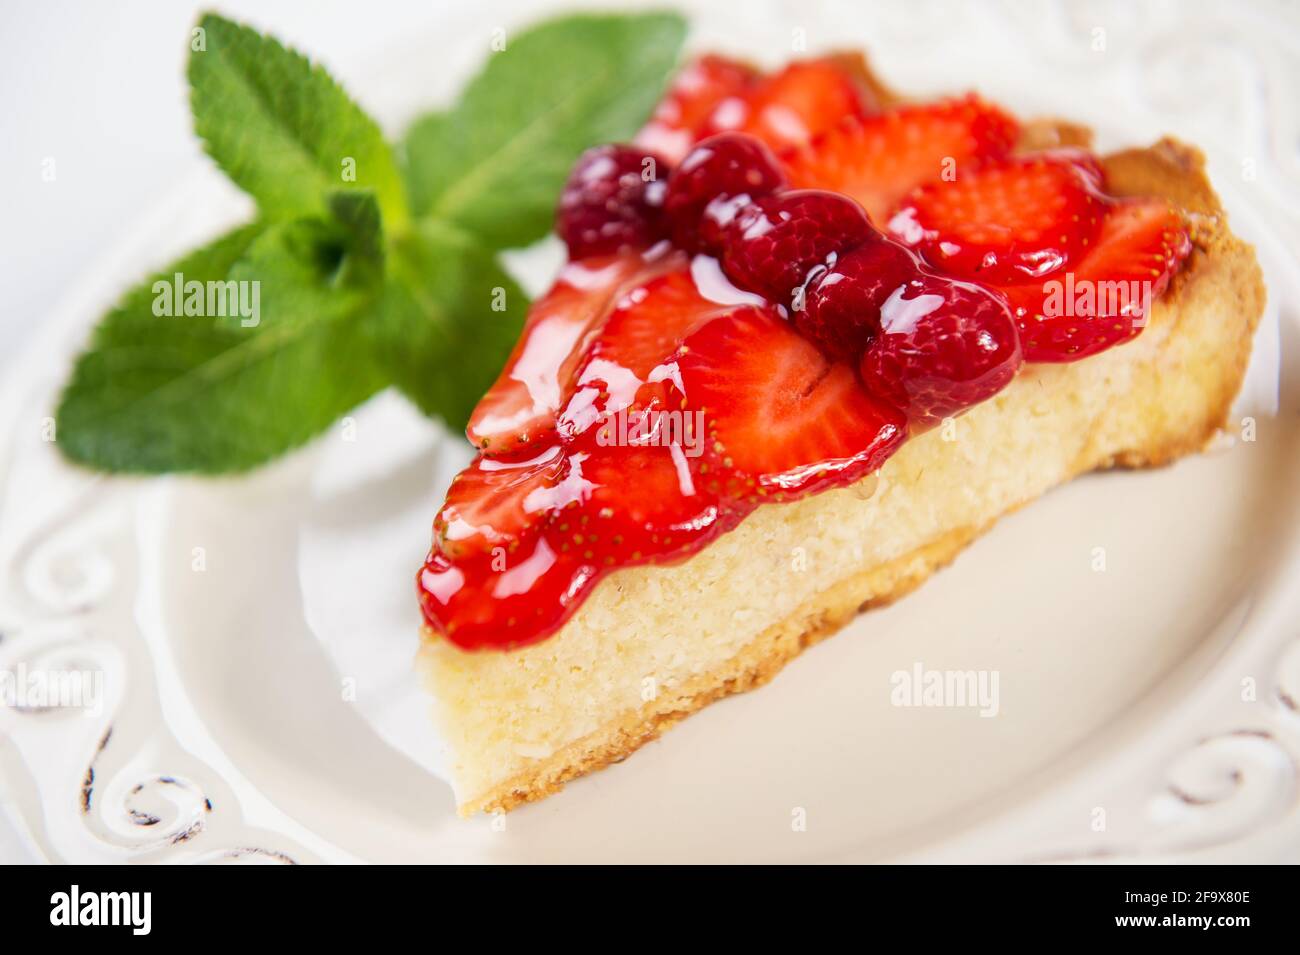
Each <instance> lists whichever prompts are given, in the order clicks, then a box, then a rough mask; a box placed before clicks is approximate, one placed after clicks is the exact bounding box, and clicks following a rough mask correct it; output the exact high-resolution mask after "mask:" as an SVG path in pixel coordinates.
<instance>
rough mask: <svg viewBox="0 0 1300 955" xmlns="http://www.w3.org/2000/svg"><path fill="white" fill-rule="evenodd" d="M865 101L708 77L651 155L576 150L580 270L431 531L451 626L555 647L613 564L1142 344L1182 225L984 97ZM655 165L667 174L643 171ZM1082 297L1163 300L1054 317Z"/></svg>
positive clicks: (844, 77)
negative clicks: (1079, 293) (1022, 381)
mask: <svg viewBox="0 0 1300 955" xmlns="http://www.w3.org/2000/svg"><path fill="white" fill-rule="evenodd" d="M837 70H838V71H839V72H837ZM868 100H869V98H868V97H866V96H865V95H864V94H863V92H862V86H861V84H860V83H859V82H858V81H857V78H856V77H855V76H854V75H853V71H852V70H851V69H849V68H848V67H846V66H845V65H844V64H843V61H838V60H834V59H828V60H822V61H808V62H806V63H801V64H794V65H792V66H791V67H788V68H787V69H786V70H784V71H781V72H779V73H777V74H774V75H773V76H770V77H764V76H761V75H759V74H758V73H757V72H755V71H753V70H751V69H750V68H748V67H745V66H741V65H739V64H736V63H733V62H731V61H727V60H723V59H721V58H717V57H706V58H703V59H702V60H700V61H698V62H697V63H696V64H695V65H693V66H692V67H690V68H688V69H687V70H686V71H684V73H683V74H682V76H681V78H679V80H678V82H677V83H676V84H675V85H674V87H673V88H672V89H671V90H670V92H669V94H668V96H667V98H666V99H665V101H664V103H663V104H662V105H661V106H660V108H659V110H658V111H656V114H655V118H654V120H653V121H652V123H651V124H650V125H649V126H648V127H647V128H646V130H644V131H643V132H642V134H641V136H639V137H638V141H637V142H638V145H637V146H636V147H602V148H599V149H597V150H593V151H590V152H589V153H587V154H585V156H584V157H583V159H582V160H581V161H580V163H579V165H578V167H577V169H576V171H575V174H574V177H573V178H572V179H571V180H570V183H569V185H568V186H567V187H566V192H565V196H564V198H563V200H562V202H561V204H560V208H559V211H558V223H559V229H560V231H561V232H562V233H563V235H564V236H565V238H566V240H567V242H568V245H569V247H570V253H571V256H572V257H573V259H574V260H573V261H571V262H570V264H569V265H567V266H566V267H565V269H564V270H563V271H562V272H561V274H560V276H559V278H558V279H557V281H556V284H555V285H554V286H553V287H552V289H551V290H550V291H549V292H548V293H547V294H546V295H544V296H543V297H542V298H540V299H538V300H537V301H536V302H535V303H534V305H533V308H532V310H531V312H530V313H529V317H528V320H527V322H526V323H525V326H524V329H523V332H522V334H521V337H520V341H519V344H518V345H517V346H516V348H515V351H514V353H513V354H512V355H511V356H510V358H509V360H508V362H507V364H506V367H505V369H504V371H503V372H502V374H501V377H500V379H499V380H498V381H497V383H496V384H495V385H494V386H493V387H492V389H491V390H490V391H489V392H488V394H487V395H485V396H484V398H483V400H482V401H481V402H480V404H479V406H478V408H476V410H475V412H474V414H473V416H472V417H471V420H470V424H469V427H468V428H467V434H468V436H469V438H470V440H471V441H472V442H473V443H474V444H475V446H476V447H477V448H479V450H480V451H481V454H480V456H479V458H478V459H476V460H475V462H474V463H473V464H471V466H470V467H469V468H467V469H466V471H465V472H463V473H462V474H461V475H460V476H459V477H458V478H457V480H456V481H455V482H453V485H452V487H451V490H450V491H449V493H448V496H447V501H446V503H445V504H444V506H443V507H442V509H441V510H440V511H439V513H438V516H437V519H436V520H435V524H434V546H433V549H432V550H431V551H430V554H429V556H428V558H427V560H426V562H425V565H424V566H423V567H422V568H421V570H420V573H419V575H418V581H417V583H418V590H419V598H420V604H421V608H422V610H423V612H424V616H425V619H426V620H427V621H428V623H429V624H430V625H431V626H432V627H433V628H434V629H435V630H437V631H438V632H440V633H442V634H443V635H445V636H446V637H447V638H448V639H449V640H450V641H451V642H453V643H455V644H456V645H458V646H460V647H463V648H465V649H471V650H473V649H498V650H504V649H510V648H515V647H521V646H526V645H528V644H531V643H535V642H537V641H539V640H542V639H544V638H545V637H547V636H548V635H550V634H552V633H554V632H555V631H556V630H557V629H559V628H560V627H561V626H563V624H564V622H565V621H566V620H568V619H569V617H570V616H571V615H572V614H573V612H574V611H575V610H576V608H577V607H578V606H580V604H581V602H582V600H583V599H584V598H585V597H586V595H587V594H588V593H589V592H590V591H591V590H592V588H593V587H594V586H595V585H596V583H597V582H598V581H599V580H600V579H601V578H602V577H604V576H605V575H607V574H609V573H611V572H612V571H614V570H617V569H619V568H623V567H632V566H636V565H642V564H662V563H673V562H677V561H681V560H684V559H686V558H689V557H690V556H691V555H693V554H695V553H697V552H698V551H699V550H700V549H701V548H703V547H705V546H706V545H707V544H708V543H709V542H711V541H713V540H714V539H716V538H717V537H718V535H720V534H723V533H726V532H727V531H728V530H730V529H732V528H734V527H735V526H736V525H737V524H739V523H740V522H741V521H742V520H744V519H745V517H746V516H748V514H749V513H750V512H751V511H753V510H754V509H755V508H756V507H758V506H761V505H763V504H765V503H768V502H779V501H789V500H794V499H797V498H799V497H803V496H806V495H809V494H815V493H820V492H821V491H824V490H827V489H830V488H834V487H842V486H845V485H848V484H851V483H853V482H855V481H857V480H859V479H861V478H863V477H864V476H866V475H867V474H870V473H871V472H873V471H875V470H876V469H878V468H879V467H880V466H881V464H882V463H884V461H885V460H886V459H887V458H888V457H889V456H890V455H891V454H893V453H894V452H895V451H897V449H898V448H899V447H900V446H901V445H902V443H903V442H904V441H905V440H906V438H907V436H908V434H909V432H911V433H917V432H918V431H921V430H924V429H927V428H929V427H932V426H933V425H935V424H936V423H938V422H939V421H940V420H941V419H942V418H944V417H947V416H950V415H954V414H960V413H961V412H963V411H964V410H966V409H967V408H969V407H971V406H972V405H974V404H977V403H979V402H981V401H984V400H986V399H988V398H989V397H991V396H992V395H994V394H996V393H997V392H998V391H1000V390H1001V389H1002V388H1004V387H1005V386H1006V385H1007V384H1008V383H1009V382H1010V381H1011V379H1012V378H1013V376H1014V375H1015V373H1016V371H1017V369H1018V368H1019V366H1020V365H1021V363H1022V362H1023V361H1071V360H1076V359H1078V358H1081V357H1084V356H1085V355H1088V354H1093V353H1095V352H1097V351H1100V350H1102V349H1104V348H1107V347H1111V346H1112V345H1115V344H1118V343H1120V342H1122V341H1126V340H1127V339H1128V338H1131V337H1132V336H1133V335H1135V334H1137V332H1138V331H1140V328H1141V325H1142V323H1141V322H1140V321H1136V319H1138V318H1140V317H1141V316H1144V315H1145V311H1144V309H1145V307H1146V305H1147V304H1148V303H1149V298H1150V297H1153V296H1154V295H1158V294H1160V293H1161V292H1162V291H1163V290H1164V288H1165V286H1166V285H1167V284H1168V281H1169V277H1170V276H1171V275H1172V274H1173V272H1174V271H1176V270H1177V268H1178V267H1179V266H1180V265H1181V263H1182V261H1183V260H1184V259H1185V258H1186V256H1187V255H1188V253H1189V249H1190V243H1189V242H1188V239H1187V233H1186V230H1185V228H1184V226H1183V223H1182V219H1181V217H1180V216H1179V214H1178V213H1177V212H1176V211H1174V210H1171V209H1170V208H1169V207H1168V206H1167V204H1164V203H1163V202H1157V201H1155V200H1140V199H1128V200H1123V201H1120V200H1115V199H1112V198H1110V197H1108V196H1107V195H1106V194H1105V191H1104V189H1105V184H1104V176H1103V174H1102V171H1101V168H1100V165H1099V164H1098V163H1097V162H1096V160H1095V159H1094V158H1093V157H1092V156H1090V155H1089V154H1087V153H1084V152H1082V151H1077V150H1075V151H1055V152H1052V153H1042V154H1037V155H1030V156H1014V157H1013V156H1011V155H1010V149H1011V147H1012V144H1013V142H1014V139H1015V136H1016V131H1017V126H1016V124H1015V121H1014V120H1012V119H1011V118H1010V117H1008V116H1006V114H1004V113H1002V112H1001V111H999V110H998V109H997V108H996V107H993V106H990V105H988V104H986V103H984V102H982V101H980V100H978V99H975V98H973V97H972V98H967V99H963V100H949V101H944V102H940V103H936V104H930V105H919V106H906V107H902V108H899V109H895V110H891V111H889V112H886V113H878V112H877V111H876V110H875V108H874V104H873V103H871V102H869V101H868ZM720 129H737V130H744V131H747V132H748V133H757V134H758V138H754V137H752V136H751V135H748V134H747V132H727V133H723V134H721V135H717V134H718V132H719V130H720ZM709 137H712V138H709ZM772 146H776V147H782V146H784V147H787V148H786V149H785V151H784V152H782V153H781V155H780V158H779V159H778V158H777V157H776V156H774V155H773V153H772V152H771V151H770V149H769V147H772ZM649 150H654V151H655V152H657V153H659V154H660V155H661V156H664V157H666V160H667V161H666V162H664V163H662V164H661V165H659V166H658V168H660V169H662V170H664V172H665V174H666V175H667V176H668V178H667V181H666V182H653V180H647V179H646V178H644V177H642V176H641V174H640V173H639V172H638V170H641V169H643V168H644V163H645V160H646V157H647V156H649V155H650V152H649ZM949 159H953V160H955V161H956V162H957V163H958V167H959V168H960V169H961V170H962V172H961V174H960V175H958V176H957V178H956V179H955V180H951V179H950V178H946V177H945V170H946V168H947V167H946V165H945V162H946V161H947V160H949ZM667 162H673V163H675V164H676V166H677V168H676V169H675V170H673V171H671V172H668V168H667ZM650 183H653V188H652V189H651V188H650V185H649V184H650ZM860 203H861V204H865V206H866V209H865V210H864V208H863V205H861V204H860ZM868 213H869V214H870V215H871V216H873V217H874V219H875V221H876V222H877V223H879V224H881V225H883V224H884V223H888V224H889V226H890V230H891V235H889V236H885V235H882V234H881V233H880V232H879V231H877V228H876V227H875V226H873V224H872V220H871V219H869V218H868ZM664 236H669V237H670V238H668V239H665V238H663V237H664ZM908 246H910V248H909V247H908ZM1062 279H1068V280H1070V281H1074V280H1075V279H1082V280H1084V281H1085V282H1089V283H1105V282H1111V281H1113V282H1125V281H1136V280H1139V279H1140V280H1142V281H1143V282H1145V283H1146V284H1145V286H1144V289H1145V290H1146V292H1147V297H1144V298H1143V299H1142V300H1141V301H1140V302H1139V303H1137V304H1134V303H1132V302H1128V301H1125V302H1122V303H1120V304H1119V305H1118V306H1115V307H1106V308H1101V307H1098V308H1097V309H1096V310H1095V311H1094V312H1093V313H1088V314H1083V315H1079V314H1074V313H1071V314H1068V315H1065V316H1058V315H1057V314H1056V313H1055V312H1054V311H1053V307H1054V302H1055V301H1056V300H1055V299H1053V298H1052V296H1053V294H1055V293H1054V292H1053V291H1052V290H1051V289H1050V288H1049V287H1048V281H1047V280H1062ZM1058 297H1059V296H1058ZM1071 301H1073V300H1071Z"/></svg>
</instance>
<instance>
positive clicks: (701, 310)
mask: <svg viewBox="0 0 1300 955" xmlns="http://www.w3.org/2000/svg"><path fill="white" fill-rule="evenodd" d="M731 307H733V306H728V305H720V304H719V303H717V302H715V301H712V300H710V299H707V298H705V297H704V296H703V295H701V294H700V291H699V289H698V288H697V287H696V285H695V281H694V279H692V278H691V272H690V270H689V269H688V268H681V269H677V270H674V271H672V272H667V273H665V274H663V275H660V276H656V277H655V278H653V279H651V280H650V281H649V282H646V283H645V284H643V285H638V286H637V287H636V288H634V289H632V290H630V291H628V292H627V293H625V294H624V295H623V296H622V297H621V298H620V299H619V301H618V304H617V305H616V306H615V308H614V310H613V312H611V313H610V316H609V319H608V321H606V322H605V324H604V326H603V327H602V328H601V330H600V332H599V333H597V334H596V335H595V337H594V338H593V339H592V341H591V346H590V348H589V349H588V352H587V358H586V361H585V363H584V364H583V366H582V368H581V370H580V371H579V372H578V374H577V377H576V379H575V381H576V387H575V389H574V392H573V395H572V396H571V397H570V399H569V401H568V402H567V403H566V405H565V407H564V411H563V412H561V414H560V422H559V430H560V434H561V435H562V436H564V437H565V438H566V439H570V438H573V437H574V436H576V435H578V434H581V433H582V432H584V431H586V430H588V429H589V428H590V427H591V426H592V425H593V424H595V423H597V422H599V421H603V420H604V419H605V418H607V417H608V416H609V415H612V414H616V413H617V412H619V411H622V410H623V409H625V408H655V407H662V406H663V404H664V400H665V396H664V394H663V392H662V389H657V388H653V387H651V386H650V385H648V384H647V383H648V382H650V381H651V377H652V372H653V371H654V370H655V368H656V367H657V366H659V365H661V364H662V363H663V362H664V361H665V359H667V358H668V357H669V356H671V355H672V354H673V352H675V351H676V350H677V345H678V343H679V342H681V340H682V339H683V338H684V337H685V336H686V335H688V334H689V333H690V332H691V331H693V330H694V329H695V328H697V327H698V326H700V325H701V324H703V323H704V322H706V321H708V320H709V319H710V318H712V317H714V316H715V315H718V314H720V313H721V312H724V311H726V310H727V309H728V308H731Z"/></svg>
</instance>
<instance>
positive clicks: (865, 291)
mask: <svg viewBox="0 0 1300 955" xmlns="http://www.w3.org/2000/svg"><path fill="white" fill-rule="evenodd" d="M916 275H917V263H916V259H915V258H914V257H913V256H912V254H911V253H910V252H908V251H907V249H905V248H903V247H902V246H901V245H899V244H898V243H897V242H892V241H890V240H889V239H886V238H884V237H883V236H877V237H875V239H874V241H867V242H865V243H863V244H862V245H860V246H859V247H858V248H856V249H854V250H853V251H852V252H850V253H848V254H847V255H845V256H843V257H842V258H840V259H839V260H838V261H837V262H836V263H835V265H834V266H832V267H830V268H827V269H824V270H814V274H813V275H811V276H810V277H809V280H808V283H807V284H806V285H805V286H804V294H803V297H802V299H803V300H802V302H801V301H799V300H798V298H799V297H798V296H796V301H795V302H794V308H793V310H792V317H793V319H794V324H795V327H797V328H798V329H799V331H801V332H803V333H804V334H805V335H806V336H808V337H809V338H811V339H812V340H813V341H815V342H816V343H817V344H818V345H820V346H821V348H822V351H824V352H826V354H828V355H830V356H831V357H832V358H840V359H845V360H850V361H855V362H856V361H857V360H858V359H859V358H860V357H861V355H862V353H863V352H864V351H866V349H867V346H868V345H870V344H871V343H872V341H873V340H875V337H876V335H877V334H879V332H880V306H882V305H884V304H885V300H886V299H888V298H889V296H890V295H892V294H893V293H894V291H895V290H896V289H898V287H899V286H901V285H903V284H905V283H906V282H908V281H909V280H911V279H913V278H915V277H916ZM800 305H802V308H800V307H799V306H800Z"/></svg>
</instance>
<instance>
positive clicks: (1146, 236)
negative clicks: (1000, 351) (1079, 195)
mask: <svg viewBox="0 0 1300 955" xmlns="http://www.w3.org/2000/svg"><path fill="white" fill-rule="evenodd" d="M1190 252H1191V241H1190V239H1189V238H1188V235H1187V229H1186V227H1185V224H1184V222H1183V219H1182V217H1181V216H1180V215H1179V214H1178V212H1177V211H1176V210H1175V209H1173V208H1172V207H1171V206H1170V205H1169V203H1168V202H1166V201H1165V200H1163V199H1129V200H1122V201H1120V202H1118V203H1117V204H1116V205H1115V206H1113V207H1112V208H1111V209H1110V211H1109V212H1108V213H1107V214H1106V216H1105V218H1104V220H1103V222H1102V225H1101V231H1100V232H1099V233H1098V235H1097V239H1096V242H1095V244H1094V245H1093V247H1092V248H1091V250H1090V251H1088V252H1086V253H1085V254H1084V255H1083V257H1082V258H1081V259H1080V260H1079V261H1078V264H1077V265H1075V267H1074V268H1073V269H1070V270H1068V271H1065V272H1061V273H1057V274H1056V275H1053V276H1050V277H1049V278H1048V280H1047V281H1045V282H1034V283H1027V284H1023V285H1014V286H1003V287H1002V291H1003V292H1004V293H1005V294H1006V296H1007V299H1008V300H1009V301H1010V303H1011V306H1012V310H1013V313H1014V314H1015V316H1016V321H1017V324H1018V325H1019V326H1020V342H1021V347H1022V348H1023V350H1024V355H1025V360H1026V361H1039V362H1062V361H1077V360H1078V359H1080V358H1086V357H1087V356H1089V355H1095V354H1096V353H1097V352H1100V351H1104V350H1106V349H1107V348H1110V347H1112V346H1113V345H1118V344H1119V343H1121V342H1125V341H1128V340H1129V339H1130V338H1134V337H1135V336H1136V335H1137V334H1138V333H1139V332H1140V331H1142V329H1143V327H1145V325H1146V318H1147V313H1148V310H1149V306H1150V303H1151V302H1152V301H1154V300H1155V299H1156V297H1158V296H1159V295H1160V294H1161V293H1162V292H1164V290H1165V288H1166V287H1167V286H1168V285H1169V280H1170V278H1171V276H1172V275H1173V274H1174V273H1175V272H1176V271H1177V270H1178V267H1179V266H1180V265H1181V264H1182V262H1183V260H1184V259H1186V258H1187V256H1188V255H1189V254H1190Z"/></svg>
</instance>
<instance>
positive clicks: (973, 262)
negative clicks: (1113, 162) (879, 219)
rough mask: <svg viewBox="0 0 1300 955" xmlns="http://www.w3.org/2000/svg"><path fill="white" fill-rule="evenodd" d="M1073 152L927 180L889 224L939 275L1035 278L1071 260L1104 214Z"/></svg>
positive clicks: (1087, 171)
mask: <svg viewBox="0 0 1300 955" xmlns="http://www.w3.org/2000/svg"><path fill="white" fill-rule="evenodd" d="M1078 155H1079V156H1083V154H1082V153H1080V154H1078ZM1074 156H1075V154H1074V153H1069V152H1064V151H1061V152H1045V153H1036V154H1034V155H1030V156H1015V157H1010V158H1006V159H1002V160H999V161H996V162H992V163H989V164H987V165H985V166H983V167H981V168H979V169H975V170H972V171H970V172H968V173H965V174H961V173H959V174H958V176H957V178H956V179H955V180H951V181H945V180H938V181H935V182H931V183H927V184H926V185H924V186H921V187H920V188H919V189H917V190H916V191H915V192H914V193H913V194H912V195H911V196H910V197H908V199H907V200H906V201H905V202H904V203H903V206H902V207H901V208H900V209H899V211H898V212H897V213H895V214H894V216H893V217H892V218H891V219H890V221H889V229H890V231H891V232H893V233H894V235H895V236H897V237H898V238H899V239H901V240H902V241H903V242H906V243H907V244H908V245H911V246H914V247H915V248H917V250H918V251H920V253H921V254H922V255H923V256H924V257H925V258H926V259H927V260H929V261H930V262H931V263H933V264H934V265H936V266H939V267H940V268H942V269H943V270H944V271H946V272H951V273H953V274H956V275H960V276H963V277H966V278H972V279H978V280H979V281H981V282H987V283H989V284H992V285H1006V284H1014V283H1019V282H1024V281H1026V280H1027V279H1041V278H1043V277H1044V276H1046V275H1049V274H1050V273H1052V272H1055V271H1058V270H1059V269H1061V268H1064V267H1065V266H1066V264H1067V263H1069V262H1075V261H1077V260H1078V258H1079V256H1080V255H1082V254H1083V252H1084V251H1085V250H1086V249H1087V248H1088V246H1089V244H1090V243H1092V242H1093V241H1095V239H1096V236H1097V231H1098V229H1100V227H1101V220H1102V217H1103V216H1104V214H1105V210H1106V206H1107V200H1106V198H1105V197H1104V196H1102V194H1101V193H1100V192H1099V191H1098V182H1097V181H1096V180H1095V179H1094V174H1093V171H1092V168H1094V167H1091V164H1082V163H1078V162H1076V161H1075V159H1074Z"/></svg>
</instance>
